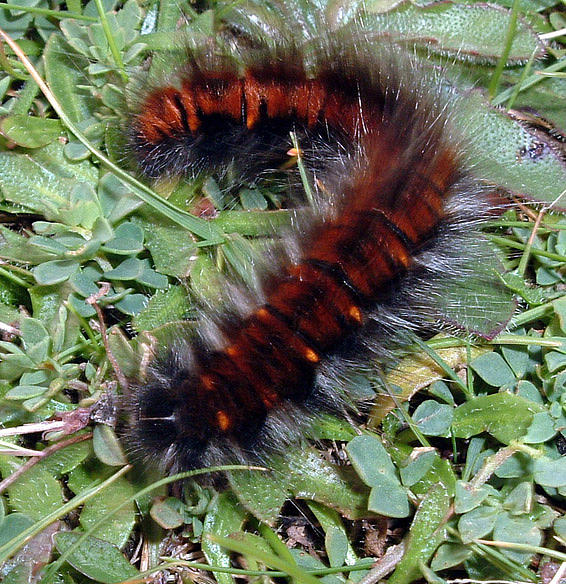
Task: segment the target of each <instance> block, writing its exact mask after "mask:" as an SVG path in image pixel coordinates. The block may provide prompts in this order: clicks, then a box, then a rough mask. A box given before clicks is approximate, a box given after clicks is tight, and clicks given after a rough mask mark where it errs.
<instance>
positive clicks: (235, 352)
mask: <svg viewBox="0 0 566 584" xmlns="http://www.w3.org/2000/svg"><path fill="white" fill-rule="evenodd" d="M239 353H240V351H239V349H238V347H236V346H235V345H232V346H231V347H228V348H227V349H226V354H227V355H230V357H235V356H236V355H238V354H239Z"/></svg>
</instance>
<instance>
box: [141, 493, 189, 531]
mask: <svg viewBox="0 0 566 584" xmlns="http://www.w3.org/2000/svg"><path fill="white" fill-rule="evenodd" d="M183 506H184V505H183V503H181V501H179V499H176V498H175V497H167V498H165V499H162V500H158V501H156V502H155V503H154V504H153V505H152V506H151V511H150V512H149V513H150V515H151V517H152V519H153V520H154V521H155V522H156V523H158V524H159V525H160V526H161V527H163V529H176V528H177V527H181V525H183V523H185V516H184V514H183Z"/></svg>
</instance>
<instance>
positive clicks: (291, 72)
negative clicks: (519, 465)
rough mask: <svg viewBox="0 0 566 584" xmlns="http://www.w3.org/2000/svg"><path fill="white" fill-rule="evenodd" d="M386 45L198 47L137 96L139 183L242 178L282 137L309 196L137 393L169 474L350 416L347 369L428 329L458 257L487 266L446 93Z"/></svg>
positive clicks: (474, 196) (473, 188) (273, 158)
mask: <svg viewBox="0 0 566 584" xmlns="http://www.w3.org/2000/svg"><path fill="white" fill-rule="evenodd" d="M358 40H360V39H358ZM361 40H362V41H363V39H361ZM381 52H382V53H385V54H381V55H380V56H378V57H376V54H375V53H376V51H375V47H369V45H368V46H365V45H364V43H363V42H357V43H354V42H352V41H350V42H348V41H345V40H343V39H342V40H325V41H324V42H322V41H321V42H320V43H319V46H317V47H315V48H313V47H312V46H311V47H309V51H308V53H305V54H303V52H302V51H301V50H300V49H298V48H296V47H293V48H285V49H271V50H268V49H258V50H250V49H246V50H245V51H239V52H238V55H237V56H238V59H235V60H234V61H230V60H229V59H226V58H221V57H218V56H216V55H214V54H209V53H202V52H201V53H198V52H197V53H196V54H192V55H191V56H190V57H189V58H188V60H187V63H186V64H185V65H183V66H182V67H180V69H179V71H178V72H177V73H176V74H175V75H174V76H173V77H172V79H173V80H172V81H171V80H170V82H169V83H165V84H162V85H160V86H156V87H154V88H152V89H150V90H148V91H146V92H145V93H144V95H143V97H142V98H141V100H140V107H139V111H138V113H137V114H136V115H135V116H134V117H133V119H132V120H131V122H130V147H131V150H132V152H133V154H134V156H135V158H136V160H137V163H138V165H139V167H140V169H141V170H142V172H143V173H144V174H145V175H146V176H148V177H152V178H153V177H159V176H162V175H179V174H182V175H193V174H196V173H197V172H200V171H202V170H219V169H220V170H222V169H223V168H225V167H226V166H227V165H228V164H232V163H234V164H236V166H238V167H239V169H240V171H241V173H242V174H243V175H245V176H253V174H254V173H255V172H256V171H257V170H264V169H266V168H276V167H277V166H278V165H280V164H281V163H282V162H284V161H285V160H286V158H287V156H286V152H287V151H288V150H289V148H290V147H291V144H290V139H289V133H290V132H291V131H293V132H295V134H296V135H297V137H298V142H299V144H300V148H301V152H302V158H303V160H304V162H305V165H306V167H307V168H308V169H309V171H310V173H311V174H312V176H313V178H314V179H315V180H314V181H313V184H315V185H318V187H319V189H318V190H319V192H318V194H317V205H316V208H315V209H314V210H313V211H312V213H311V214H310V215H309V216H308V218H307V219H305V220H304V221H303V222H302V223H301V224H300V225H297V226H295V229H294V231H293V232H292V233H291V234H290V236H289V240H290V241H291V242H292V244H291V245H289V246H288V249H286V250H283V251H281V252H280V254H279V257H278V258H277V261H276V262H272V264H273V265H272V266H271V267H270V269H269V270H266V271H265V273H264V274H262V278H263V285H262V287H261V291H260V293H259V294H254V293H252V292H251V291H250V290H247V289H242V290H241V291H240V293H239V296H240V297H243V298H244V300H245V302H244V307H242V306H241V304H242V303H241V302H240V306H239V307H238V310H236V311H233V313H231V314H229V315H228V314H225V315H220V316H221V318H219V319H217V320H218V322H217V324H216V325H215V331H216V334H214V335H210V334H208V335H207V334H206V333H205V332H203V334H201V336H200V337H199V338H197V340H195V341H191V342H189V341H187V342H182V343H177V344H176V345H175V346H174V347H172V348H171V349H170V350H169V353H168V354H167V355H165V356H163V357H161V358H159V359H158V360H157V362H156V364H155V365H154V366H153V368H152V370H151V371H150V373H149V379H148V380H147V381H146V382H144V383H143V384H142V385H141V386H139V387H137V388H136V389H135V390H134V393H133V396H132V398H131V400H130V402H129V404H128V405H127V407H126V408H125V409H126V412H125V417H126V418H127V421H126V427H125V431H124V435H125V441H126V444H127V447H128V449H129V451H130V452H131V453H133V455H134V456H137V457H140V458H143V459H144V460H146V461H149V462H156V463H158V464H159V465H160V466H161V467H162V468H163V469H164V470H167V471H169V472H179V471H183V470H188V469H193V468H198V467H203V466H207V465H212V464H222V463H226V462H235V461H244V462H248V461H250V460H252V461H253V460H258V459H262V458H263V457H264V456H265V455H266V454H269V453H270V452H272V451H281V450H282V449H283V448H284V447H285V446H286V445H287V444H289V443H293V442H295V441H296V440H297V437H298V435H300V432H301V431H302V430H303V429H304V428H305V427H306V426H308V424H309V423H311V421H312V419H313V416H316V414H317V413H318V412H321V411H332V412H334V413H338V414H340V413H343V412H344V411H345V410H346V409H347V397H345V391H344V389H343V388H342V389H341V388H340V379H342V377H343V374H344V371H346V370H347V368H348V367H349V366H350V365H351V364H352V363H363V362H364V361H367V360H368V359H369V358H370V356H371V357H372V358H376V357H377V359H378V360H381V361H386V360H387V359H388V357H389V355H390V351H391V349H392V348H393V347H395V346H398V345H399V344H402V343H403V342H406V341H407V338H408V335H409V334H410V333H411V332H414V331H417V330H421V329H423V328H428V329H429V330H430V328H431V327H433V328H434V327H435V326H436V327H437V326H438V323H439V321H441V320H446V318H445V312H446V306H443V301H444V300H445V297H444V292H445V290H446V289H448V288H450V287H451V286H454V285H455V284H456V285H459V283H460V282H463V281H465V279H466V278H467V277H471V273H470V272H471V268H470V261H469V258H474V263H473V265H478V263H479V264H481V263H482V262H485V263H489V262H490V259H489V258H488V257H487V256H488V254H486V253H485V251H484V248H483V247H482V245H480V243H479V241H480V236H479V234H478V228H479V225H480V224H481V222H482V221H483V220H484V219H485V217H486V216H487V214H488V208H489V205H488V204H487V202H486V200H485V196H484V189H483V188H482V187H481V186H480V185H479V182H478V181H477V180H476V179H475V178H474V177H473V176H472V174H471V173H470V172H469V170H468V168H467V165H466V163H465V162H464V158H463V156H462V154H461V148H460V145H459V142H458V140H457V139H454V137H453V129H451V128H450V122H449V116H448V114H447V113H446V110H447V100H450V99H453V97H448V98H446V97H442V96H441V92H440V89H439V87H438V85H435V84H434V83H431V82H429V81H421V83H418V82H416V81H414V80H413V79H412V77H413V76H414V75H416V73H417V72H416V65H415V64H414V63H413V62H412V61H411V60H403V59H401V60H399V59H398V58H397V57H392V56H391V55H388V54H387V51H385V52H384V51H381ZM419 78H420V77H418V76H417V79H419ZM488 285H490V284H489V283H487V282H486V286H488ZM210 318H211V319H214V315H210ZM209 328H210V327H209ZM203 330H204V327H203ZM346 393H347V392H346Z"/></svg>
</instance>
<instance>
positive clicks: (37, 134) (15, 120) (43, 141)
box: [0, 114, 63, 148]
mask: <svg viewBox="0 0 566 584" xmlns="http://www.w3.org/2000/svg"><path fill="white" fill-rule="evenodd" d="M62 131H63V126H62V125H61V122H60V121H59V120H53V119H49V118H37V117H35V116H28V115H19V114H16V115H11V116H7V117H5V118H4V119H2V120H0V133H1V134H2V135H3V136H4V137H5V138H7V139H8V140H11V141H12V142H14V143H15V144H17V145H18V146H22V147H23V148H40V147H41V146H46V145H47V144H49V143H50V142H53V141H54V140H56V139H57V138H58V137H59V136H60V135H61V132H62Z"/></svg>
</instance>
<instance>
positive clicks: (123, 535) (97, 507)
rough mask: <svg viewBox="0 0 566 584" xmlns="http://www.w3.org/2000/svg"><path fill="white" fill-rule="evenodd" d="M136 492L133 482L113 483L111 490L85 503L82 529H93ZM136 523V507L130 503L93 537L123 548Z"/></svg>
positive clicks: (119, 481) (82, 513) (120, 481)
mask: <svg viewBox="0 0 566 584" xmlns="http://www.w3.org/2000/svg"><path fill="white" fill-rule="evenodd" d="M79 468H80V467H79ZM103 468H104V467H103ZM91 480H92V477H91ZM134 492H135V489H134V486H133V485H132V483H131V482H129V481H127V480H126V479H124V478H119V479H118V480H117V481H116V482H115V483H113V485H112V488H111V489H109V490H104V491H102V492H101V493H100V494H98V495H96V496H94V497H92V499H89V500H88V501H87V502H86V503H85V505H84V507H83V509H82V511H81V515H80V523H81V526H82V528H83V529H85V530H86V529H88V528H90V527H92V526H93V525H94V524H95V523H97V522H98V521H99V520H100V519H102V518H103V517H105V516H106V515H107V514H108V513H110V512H111V511H113V510H114V509H115V508H116V507H118V506H119V505H121V504H122V503H123V502H124V501H126V500H127V499H129V498H131V497H132V496H133V494H134ZM135 521H136V506H135V504H134V503H133V502H130V503H128V504H127V505H125V506H124V507H123V508H122V509H120V511H118V512H117V513H115V514H114V515H113V516H112V517H111V518H110V519H108V520H107V521H105V522H104V523H103V524H102V525H101V526H100V527H99V528H98V529H96V531H95V532H94V533H93V534H92V536H93V537H96V538H98V539H99V540H104V541H105V542H109V543H111V544H113V545H115V546H117V547H118V548H122V547H123V546H124V545H125V544H126V542H127V541H128V539H129V537H130V534H131V532H132V529H133V527H134V525H135ZM81 548H82V546H81Z"/></svg>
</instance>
